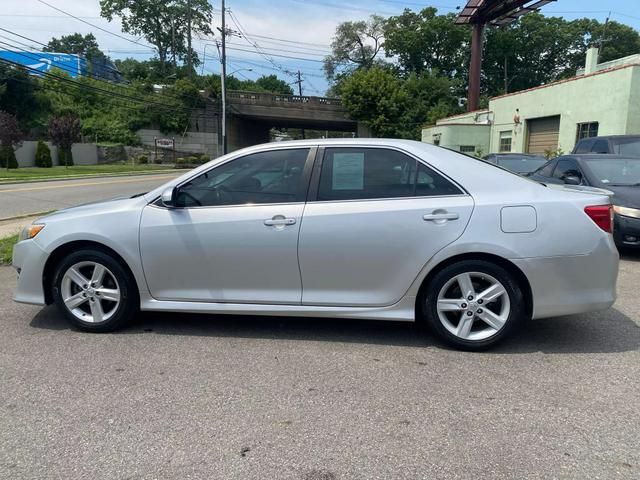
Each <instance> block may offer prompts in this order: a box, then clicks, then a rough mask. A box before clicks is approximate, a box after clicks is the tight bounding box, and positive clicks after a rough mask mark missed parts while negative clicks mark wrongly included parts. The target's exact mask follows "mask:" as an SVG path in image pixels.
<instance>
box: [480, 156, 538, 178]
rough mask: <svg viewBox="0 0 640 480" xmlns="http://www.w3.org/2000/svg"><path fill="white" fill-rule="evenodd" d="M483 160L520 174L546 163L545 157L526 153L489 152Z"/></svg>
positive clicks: (529, 171)
mask: <svg viewBox="0 0 640 480" xmlns="http://www.w3.org/2000/svg"><path fill="white" fill-rule="evenodd" d="M484 160H486V161H487V162H491V163H494V164H496V165H498V166H499V167H502V168H506V169H507V170H511V171H512V172H515V173H518V174H520V175H524V174H527V173H531V172H533V171H534V170H537V169H538V168H540V167H541V166H542V165H544V164H545V163H547V159H546V158H544V157H541V156H539V155H530V154H528V153H490V154H489V155H486V156H485V157H484Z"/></svg>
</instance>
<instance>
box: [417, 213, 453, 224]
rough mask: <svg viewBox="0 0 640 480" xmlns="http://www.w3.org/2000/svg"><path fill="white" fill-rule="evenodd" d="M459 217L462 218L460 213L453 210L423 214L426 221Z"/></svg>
mask: <svg viewBox="0 0 640 480" xmlns="http://www.w3.org/2000/svg"><path fill="white" fill-rule="evenodd" d="M458 218H460V215H458V214H457V213H453V212H451V213H449V212H438V213H427V214H426V215H423V216H422V219H423V220H424V221H426V222H437V221H447V220H457V219H458Z"/></svg>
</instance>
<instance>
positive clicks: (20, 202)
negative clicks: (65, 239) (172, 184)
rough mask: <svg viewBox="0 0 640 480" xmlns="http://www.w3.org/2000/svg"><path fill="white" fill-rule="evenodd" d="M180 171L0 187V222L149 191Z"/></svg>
mask: <svg viewBox="0 0 640 480" xmlns="http://www.w3.org/2000/svg"><path fill="white" fill-rule="evenodd" d="M182 173H184V171H180V172H175V171H172V172H171V173H168V174H167V173H164V174H147V175H137V176H121V177H102V178H100V177H96V178H83V179H77V180H59V181H49V182H32V183H16V184H11V185H0V218H8V217H14V216H18V215H27V214H31V213H39V212H48V211H50V210H59V209H61V208H67V207H72V206H75V205H80V204H83V203H89V202H96V201H99V200H107V199H109V198H113V197H118V196H121V195H133V194H134V193H139V192H146V191H149V190H151V189H153V188H155V187H157V186H159V185H162V184H163V183H165V182H167V181H169V180H170V179H171V178H174V177H176V176H178V175H180V174H182Z"/></svg>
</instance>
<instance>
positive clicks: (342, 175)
mask: <svg viewBox="0 0 640 480" xmlns="http://www.w3.org/2000/svg"><path fill="white" fill-rule="evenodd" d="M460 193H462V192H461V191H460V189H459V188H458V187H456V186H455V185H454V184H452V183H451V182H450V181H449V180H447V179H446V178H444V177H443V176H442V175H440V174H439V173H437V172H435V171H433V170H432V169H430V168H429V167H427V166H425V165H423V164H422V163H420V162H417V161H416V160H415V159H413V158H411V157H409V156H408V155H405V154H403V153H401V152H398V151H395V150H388V149H384V148H327V149H326V150H325V153H324V158H323V160H322V170H321V172H320V185H319V188H318V200H320V201H327V200H361V199H375V198H401V197H414V196H442V195H458V194H460Z"/></svg>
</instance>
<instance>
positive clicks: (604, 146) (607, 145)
mask: <svg viewBox="0 0 640 480" xmlns="http://www.w3.org/2000/svg"><path fill="white" fill-rule="evenodd" d="M572 153H610V154H615V155H625V156H630V157H640V135H609V136H606V137H590V138H583V139H581V140H578V143H576V146H575V148H574V149H573V152H572Z"/></svg>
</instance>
